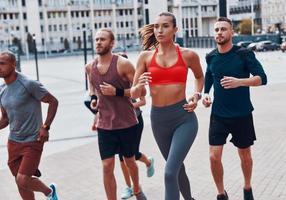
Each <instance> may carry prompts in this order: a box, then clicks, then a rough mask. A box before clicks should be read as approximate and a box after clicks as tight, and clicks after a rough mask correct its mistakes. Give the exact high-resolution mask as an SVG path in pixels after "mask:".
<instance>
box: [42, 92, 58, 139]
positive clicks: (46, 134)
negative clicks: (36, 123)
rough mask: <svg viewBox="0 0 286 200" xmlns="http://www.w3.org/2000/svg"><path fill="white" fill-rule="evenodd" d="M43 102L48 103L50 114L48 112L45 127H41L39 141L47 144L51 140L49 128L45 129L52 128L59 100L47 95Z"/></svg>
mask: <svg viewBox="0 0 286 200" xmlns="http://www.w3.org/2000/svg"><path fill="white" fill-rule="evenodd" d="M41 102H43V103H47V104H49V105H48V112H47V117H46V120H45V122H44V126H42V127H41V129H40V132H39V136H38V141H40V142H46V141H48V139H49V128H45V127H50V125H51V124H52V122H53V120H54V118H55V116H56V113H57V109H58V100H57V99H56V98H55V97H54V96H53V95H52V94H50V93H47V94H46V95H45V96H44V97H43V98H42V99H41Z"/></svg>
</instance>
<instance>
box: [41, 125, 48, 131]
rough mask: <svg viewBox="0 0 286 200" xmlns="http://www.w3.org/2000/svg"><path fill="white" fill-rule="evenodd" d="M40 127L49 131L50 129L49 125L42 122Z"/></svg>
mask: <svg viewBox="0 0 286 200" xmlns="http://www.w3.org/2000/svg"><path fill="white" fill-rule="evenodd" d="M42 128H43V129H46V130H47V131H49V130H50V125H47V124H43V126H42Z"/></svg>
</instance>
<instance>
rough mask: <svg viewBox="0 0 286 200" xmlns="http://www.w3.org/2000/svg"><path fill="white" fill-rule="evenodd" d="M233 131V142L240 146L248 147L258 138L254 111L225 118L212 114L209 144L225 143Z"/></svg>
mask: <svg viewBox="0 0 286 200" xmlns="http://www.w3.org/2000/svg"><path fill="white" fill-rule="evenodd" d="M229 133H231V135H232V138H231V140H230V141H231V142H232V143H233V144H234V146H236V147H238V148H241V149H243V148H247V147H249V146H251V145H253V142H254V140H256V135H255V130H254V125H253V117H252V113H251V114H249V115H247V116H245V117H236V118H225V117H219V116H217V115H213V114H212V115H211V117H210V127H209V144H210V145H212V146H219V145H224V144H225V143H226V138H227V137H228V135H229Z"/></svg>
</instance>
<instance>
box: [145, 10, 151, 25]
mask: <svg viewBox="0 0 286 200" xmlns="http://www.w3.org/2000/svg"><path fill="white" fill-rule="evenodd" d="M145 23H146V24H149V23H150V22H149V10H148V9H145Z"/></svg>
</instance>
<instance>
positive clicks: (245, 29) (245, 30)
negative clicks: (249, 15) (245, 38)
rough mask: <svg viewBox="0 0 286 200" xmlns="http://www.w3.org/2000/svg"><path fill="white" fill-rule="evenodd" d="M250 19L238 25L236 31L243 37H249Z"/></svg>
mask: <svg viewBox="0 0 286 200" xmlns="http://www.w3.org/2000/svg"><path fill="white" fill-rule="evenodd" d="M251 26H252V21H251V19H243V20H242V21H241V22H240V23H239V25H238V31H239V33H240V34H243V35H251Z"/></svg>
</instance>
